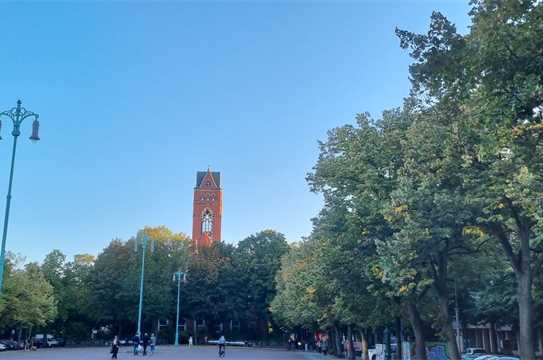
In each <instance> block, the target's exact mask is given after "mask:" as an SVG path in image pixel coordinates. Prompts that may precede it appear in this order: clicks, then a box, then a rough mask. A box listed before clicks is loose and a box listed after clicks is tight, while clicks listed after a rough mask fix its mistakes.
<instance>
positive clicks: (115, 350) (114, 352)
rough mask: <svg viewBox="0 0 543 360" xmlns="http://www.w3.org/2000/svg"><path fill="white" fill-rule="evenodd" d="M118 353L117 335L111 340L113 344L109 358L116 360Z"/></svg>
mask: <svg viewBox="0 0 543 360" xmlns="http://www.w3.org/2000/svg"><path fill="white" fill-rule="evenodd" d="M118 353H119V338H118V337H117V335H115V337H114V338H113V342H112V343H111V358H112V359H117V354H118Z"/></svg>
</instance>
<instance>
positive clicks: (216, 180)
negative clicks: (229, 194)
mask: <svg viewBox="0 0 543 360" xmlns="http://www.w3.org/2000/svg"><path fill="white" fill-rule="evenodd" d="M207 181H209V182H210V183H211V187H217V188H220V187H221V173H220V172H218V171H211V169H210V168H209V167H208V168H207V171H198V172H197V173H196V187H197V188H199V187H202V186H203V185H205V184H206V183H207Z"/></svg>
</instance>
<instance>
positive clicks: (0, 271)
mask: <svg viewBox="0 0 543 360" xmlns="http://www.w3.org/2000/svg"><path fill="white" fill-rule="evenodd" d="M16 130H17V131H16ZM16 130H14V131H13V150H12V152H11V169H10V172H9V185H8V195H7V197H6V213H5V217H4V232H3V234H2V250H0V294H2V289H3V287H4V259H5V254H6V239H7V237H8V221H9V208H10V204H11V188H12V185H13V170H14V168H15V151H16V150H17V138H18V137H19V132H18V129H16Z"/></svg>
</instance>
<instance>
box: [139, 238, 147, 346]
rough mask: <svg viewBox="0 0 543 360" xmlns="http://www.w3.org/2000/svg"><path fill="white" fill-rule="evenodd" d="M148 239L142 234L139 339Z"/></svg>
mask: <svg viewBox="0 0 543 360" xmlns="http://www.w3.org/2000/svg"><path fill="white" fill-rule="evenodd" d="M148 241H149V237H148V236H147V235H146V234H144V235H143V242H142V252H141V275H140V303H139V307H138V331H137V335H138V336H139V337H140V338H141V312H142V310H143V278H144V274H145V253H146V251H147V242H148Z"/></svg>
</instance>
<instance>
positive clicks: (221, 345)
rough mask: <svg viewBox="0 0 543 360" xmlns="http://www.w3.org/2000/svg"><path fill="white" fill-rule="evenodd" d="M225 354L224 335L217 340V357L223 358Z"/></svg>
mask: <svg viewBox="0 0 543 360" xmlns="http://www.w3.org/2000/svg"><path fill="white" fill-rule="evenodd" d="M225 354H226V339H225V338H224V335H221V337H220V338H219V357H224V355H225Z"/></svg>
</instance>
